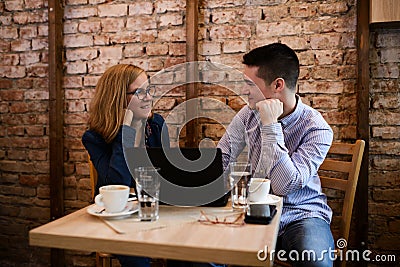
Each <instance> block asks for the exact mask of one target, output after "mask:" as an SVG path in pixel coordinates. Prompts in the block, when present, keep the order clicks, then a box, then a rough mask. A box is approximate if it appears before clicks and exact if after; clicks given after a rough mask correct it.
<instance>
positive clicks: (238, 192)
mask: <svg viewBox="0 0 400 267" xmlns="http://www.w3.org/2000/svg"><path fill="white" fill-rule="evenodd" d="M250 179H251V163H247V162H231V163H230V164H229V182H230V187H231V201H232V208H233V209H234V210H243V211H244V210H245V209H246V207H247V198H248V195H249V189H248V183H249V181H250Z"/></svg>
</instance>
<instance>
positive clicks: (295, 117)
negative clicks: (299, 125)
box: [278, 95, 304, 127]
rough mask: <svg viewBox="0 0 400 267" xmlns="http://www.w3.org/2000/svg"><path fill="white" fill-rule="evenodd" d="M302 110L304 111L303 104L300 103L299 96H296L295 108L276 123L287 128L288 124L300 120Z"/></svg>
mask: <svg viewBox="0 0 400 267" xmlns="http://www.w3.org/2000/svg"><path fill="white" fill-rule="evenodd" d="M303 110H304V104H303V102H301V99H300V96H299V95H296V108H295V109H294V111H293V112H292V113H290V114H289V115H287V116H285V117H283V118H282V119H280V120H279V121H278V122H279V123H280V124H282V127H288V126H290V124H292V123H293V122H295V121H297V120H298V119H299V118H300V116H301V114H302V113H303Z"/></svg>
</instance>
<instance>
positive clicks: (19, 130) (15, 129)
mask: <svg viewBox="0 0 400 267" xmlns="http://www.w3.org/2000/svg"><path fill="white" fill-rule="evenodd" d="M7 135H8V136H13V135H16V136H18V135H19V136H23V135H24V127H23V126H10V127H7Z"/></svg>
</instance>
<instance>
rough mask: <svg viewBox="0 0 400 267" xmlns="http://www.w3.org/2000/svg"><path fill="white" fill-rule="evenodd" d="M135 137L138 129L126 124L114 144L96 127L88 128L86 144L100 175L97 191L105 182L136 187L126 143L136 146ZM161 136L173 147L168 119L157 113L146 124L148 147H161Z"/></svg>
mask: <svg viewBox="0 0 400 267" xmlns="http://www.w3.org/2000/svg"><path fill="white" fill-rule="evenodd" d="M163 127H164V129H163ZM135 136H136V130H135V129H134V128H132V127H129V126H126V125H122V126H121V127H120V129H119V131H118V134H117V135H116V137H115V138H114V140H113V141H112V142H110V143H106V141H105V140H104V138H103V136H102V135H101V134H99V133H97V132H95V131H93V130H87V131H86V132H85V133H84V134H83V136H82V143H83V145H84V146H85V148H86V150H87V151H88V152H89V155H90V159H91V161H92V163H93V165H94V167H95V168H96V170H97V174H98V179H97V185H96V194H98V192H99V188H100V187H101V186H103V185H109V184H123V185H128V186H130V187H134V184H135V181H134V179H133V177H132V175H131V173H130V172H129V169H128V167H127V165H126V162H125V157H124V152H123V146H124V147H127V148H130V147H133V146H134V144H135ZM122 139H123V141H124V142H122ZM161 139H162V140H165V141H167V142H166V143H167V144H168V146H169V135H168V129H167V126H166V124H165V121H164V119H163V117H161V115H159V114H156V113H154V114H153V116H152V118H150V119H148V120H147V123H146V129H145V138H144V144H145V146H146V147H161ZM166 143H165V142H163V144H166Z"/></svg>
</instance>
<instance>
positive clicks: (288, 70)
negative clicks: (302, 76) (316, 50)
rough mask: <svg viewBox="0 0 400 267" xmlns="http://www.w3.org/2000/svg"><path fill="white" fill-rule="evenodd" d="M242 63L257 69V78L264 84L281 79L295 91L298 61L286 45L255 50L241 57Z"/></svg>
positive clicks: (271, 45)
mask: <svg viewBox="0 0 400 267" xmlns="http://www.w3.org/2000/svg"><path fill="white" fill-rule="evenodd" d="M243 63H244V64H245V65H247V66H250V67H253V66H257V67H259V69H258V73H257V77H259V78H261V79H263V80H264V81H265V83H266V84H270V83H271V82H272V81H273V80H275V79H276V78H283V79H284V80H285V83H286V86H287V87H288V88H289V89H291V90H296V83H297V79H298V78H299V59H298V57H297V55H296V53H295V52H294V51H293V50H292V49H291V48H290V47H288V46H287V45H285V44H281V43H273V44H269V45H265V46H261V47H258V48H255V49H253V50H251V51H250V52H249V53H247V54H245V55H244V56H243Z"/></svg>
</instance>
